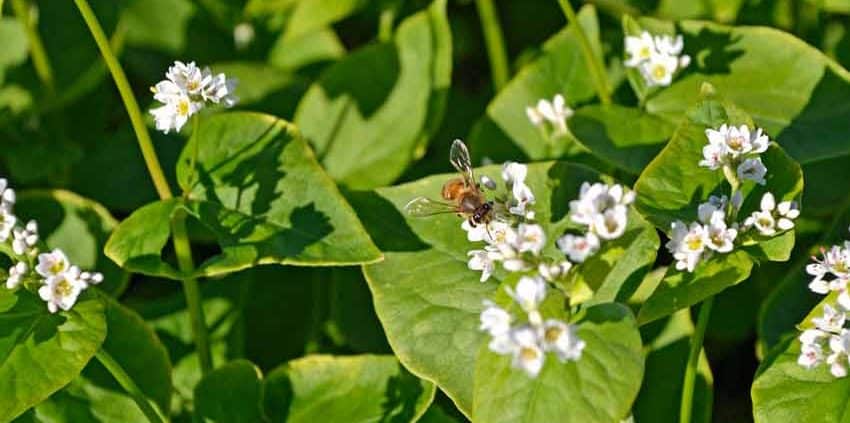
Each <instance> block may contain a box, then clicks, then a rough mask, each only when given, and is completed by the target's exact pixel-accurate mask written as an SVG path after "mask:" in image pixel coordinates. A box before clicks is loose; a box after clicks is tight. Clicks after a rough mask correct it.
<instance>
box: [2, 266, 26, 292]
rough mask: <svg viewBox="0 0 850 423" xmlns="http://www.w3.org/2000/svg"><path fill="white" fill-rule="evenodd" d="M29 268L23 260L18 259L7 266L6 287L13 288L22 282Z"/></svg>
mask: <svg viewBox="0 0 850 423" xmlns="http://www.w3.org/2000/svg"><path fill="white" fill-rule="evenodd" d="M28 271H29V269H28V268H27V264H26V263H25V262H22V261H19V262H17V263H15V265H14V266H12V267H10V268H9V278H8V279H6V288H9V289H15V288H17V287H18V286H20V284H21V282H23V278H24V276H26V274H27V272H28Z"/></svg>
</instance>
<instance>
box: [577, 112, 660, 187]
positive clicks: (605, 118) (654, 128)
mask: <svg viewBox="0 0 850 423" xmlns="http://www.w3.org/2000/svg"><path fill="white" fill-rule="evenodd" d="M569 126H570V131H572V133H573V135H574V136H575V137H576V139H577V140H578V141H579V142H580V143H581V144H582V145H583V146H585V147H587V149H588V150H590V152H591V153H593V154H594V155H595V156H597V157H599V158H601V159H603V160H605V161H607V162H610V163H612V164H614V165H616V166H617V167H619V168H621V169H623V170H625V171H627V172H630V173H633V174H639V173H640V172H641V171H642V170H643V169H644V167H645V166H646V164H647V163H649V162H650V161H651V160H652V159H653V158H654V157H655V155H656V154H658V152H659V151H660V150H661V148H662V147H663V145H664V143H666V142H667V140H668V139H670V136H671V135H672V134H673V130H674V129H675V126H674V125H673V124H671V123H669V122H667V121H666V120H664V119H661V118H659V117H657V116H654V115H651V114H649V113H646V112H644V111H642V110H640V109H634V108H630V107H623V106H618V105H611V106H601V105H591V106H586V107H582V108H581V109H578V110H577V111H576V113H575V115H573V117H572V118H570V120H569Z"/></svg>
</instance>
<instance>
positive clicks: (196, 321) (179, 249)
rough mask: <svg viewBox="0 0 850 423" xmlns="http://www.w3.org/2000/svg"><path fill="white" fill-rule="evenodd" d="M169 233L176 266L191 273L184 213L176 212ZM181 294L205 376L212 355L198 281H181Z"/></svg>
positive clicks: (190, 279)
mask: <svg viewBox="0 0 850 423" xmlns="http://www.w3.org/2000/svg"><path fill="white" fill-rule="evenodd" d="M171 231H172V233H173V234H174V252H175V254H176V255H177V265H178V266H179V267H180V270H181V271H183V272H187V273H188V272H191V271H192V270H193V269H194V268H195V263H194V261H193V260H192V249H191V245H190V244H189V236H188V233H187V231H186V213H185V212H183V211H178V213H177V214H176V215H175V216H174V218H173V220H172V221H171ZM183 293H184V294H185V295H186V308H187V309H188V311H189V323H190V324H191V326H192V334H193V337H194V338H195V347H196V348H197V350H198V359H199V361H200V363H201V373H203V374H207V373H209V371H210V370H212V368H213V366H212V354H211V353H210V342H209V337H208V334H207V326H206V319H205V318H204V308H203V306H202V302H201V289H200V286H198V280H197V279H195V278H188V279H184V280H183Z"/></svg>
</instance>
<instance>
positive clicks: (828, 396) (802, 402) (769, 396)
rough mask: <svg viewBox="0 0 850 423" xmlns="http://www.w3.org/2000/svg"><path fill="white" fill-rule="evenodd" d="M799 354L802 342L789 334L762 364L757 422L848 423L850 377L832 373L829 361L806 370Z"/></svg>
mask: <svg viewBox="0 0 850 423" xmlns="http://www.w3.org/2000/svg"><path fill="white" fill-rule="evenodd" d="M835 297H836V295H830V296H827V297H826V298H825V299H824V300H823V301H822V302H821V303H820V304H818V305H817V306H816V307H815V308H814V309H813V310H812V311H811V312H810V313H809V315H808V316H806V317H805V319H804V320H803V324H801V328H803V327H810V326H811V322H810V319H811V318H812V317H815V316H819V315H822V313H823V312H822V307H823V305H824V304H826V303H827V302H830V303H834V302H835ZM799 355H800V341H799V340H798V339H797V337H796V336H789V337H787V338H785V339H784V340H783V342H780V343H779V344H778V345H776V347H775V348H774V349H773V350H771V352H770V353H769V354H768V356H767V357H766V358H765V360H764V361H763V362H762V363H761V365H760V366H759V369H758V371H757V372H756V377H755V381H754V382H753V387H752V398H753V417H754V418H755V421H756V422H757V423H763V422H785V421H800V422H804V421H822V422H846V421H847V420H848V414H847V395H848V394H850V380H848V379H847V378H836V377H835V376H833V375H832V374H830V372H829V365H828V364H821V365H820V366H818V367H815V368H814V369H805V368H803V367H802V366H800V365H799V364H797V358H798V357H799Z"/></svg>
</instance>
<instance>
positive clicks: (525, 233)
mask: <svg viewBox="0 0 850 423" xmlns="http://www.w3.org/2000/svg"><path fill="white" fill-rule="evenodd" d="M527 174H528V168H527V166H526V165H524V164H520V163H514V162H508V163H505V164H504V165H503V166H502V179H503V180H504V182H505V185H506V191H507V194H506V195H504V196H501V197H500V196H497V197H496V200H497V202H496V205H495V207H496V209H497V210H505V211H507V213H506V214H507V215H506V216H500V217H499V218H497V219H494V220H492V221H490V222H488V223H486V224H480V225H472V224H471V223H470V222H469V221H468V220H467V221H464V222H463V223H462V224H461V227H462V228H463V229H464V230H465V231H466V235H467V239H468V240H469V241H471V242H484V243H485V246H484V247H483V249H474V250H472V251H469V253H468V255H469V262H468V266H469V268H470V269H472V270H476V271H480V272H481V281H482V282H484V281H487V280H488V279H489V278H490V276H491V275H492V274H493V272H494V271H496V268H497V264H501V267H502V268H503V269H504V270H505V271H507V272H521V274H522V275H521V276H520V277H519V282H518V283H517V285H516V286H515V287H514V288H513V289H511V288H508V289H507V292H508V294H509V296H510V297H511V298H512V299H513V301H514V303H515V304H516V305H517V306H518V307H519V308H520V309H521V310H522V311H523V314H524V315H525V316H527V318H526V319H523V320H522V321H521V322H517V324H515V325H514V324H513V323H515V319H514V316H513V315H511V313H510V312H508V311H507V310H505V309H503V308H500V307H499V306H497V305H495V304H494V303H492V302H489V301H485V310H484V311H483V312H482V313H481V329H482V330H484V331H486V332H488V333H489V334H490V336H491V337H492V340H491V342H490V344H489V347H490V349H491V350H492V351H494V352H496V353H498V354H503V355H511V356H512V357H513V365H514V366H515V367H517V368H520V369H522V370H524V371H525V372H526V373H527V374H528V375H529V376H531V377H535V376H536V375H537V374H538V373H539V372H540V369H541V368H542V367H543V363H544V361H545V353H546V352H554V353H555V354H556V355H557V356H558V358H559V359H560V360H561V361H567V360H578V359H579V358H581V352H582V349H583V348H584V342H583V341H582V340H581V339H579V338H578V336H577V333H576V330H577V329H576V327H575V326H574V325H571V324H568V323H566V322H564V321H561V320H558V319H554V318H544V316H543V315H541V312H540V309H539V307H540V304H541V303H542V302H543V301H544V300H545V299H546V293H547V290H548V289H549V287H550V284H551V285H552V286H555V287H561V286H559V284H564V283H565V281H566V280H567V279H568V278H567V275H568V272H570V270H571V269H572V268H573V263H581V262H583V261H585V260H586V259H587V258H588V257H589V256H591V255H592V254H594V253H595V252H596V251H597V250H598V249H599V246H600V243H601V242H602V241H603V240H612V239H616V238H618V237H620V236H622V235H623V233H624V232H625V229H626V225H627V223H628V205H629V204H631V203H632V202H633V201H634V194H633V193H632V192H627V191H626V190H625V189H624V188H623V187H622V186H620V185H606V184H602V183H595V184H589V183H585V184H583V185H582V187H581V195H580V197H579V199H577V200H574V201H572V202H570V219H571V220H572V222H574V223H575V224H577V225H579V226H580V227H581V228H582V230H583V231H584V232H583V233H581V234H566V235H564V236H562V237H561V238H560V239H558V240H557V242H556V244H557V246H558V247H559V249H560V250H561V252H563V254H564V256H559V257H554V258H553V257H547V256H546V255H545V254H544V249H545V247H546V245H547V240H549V239H552V238H551V237H548V236H547V234H546V232H545V230H544V229H543V226H541V225H539V224H537V223H535V221H534V219H535V212H534V210H533V206H534V203H535V197H534V193H533V191H532V190H531V188H530V187H529V186H528V185H527V184H526V176H527ZM481 185H482V186H483V187H486V188H488V189H490V190H493V191H495V190H496V188H497V184H496V183H495V181H493V180H491V179H489V178H486V177H485V178H482V181H481Z"/></svg>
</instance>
